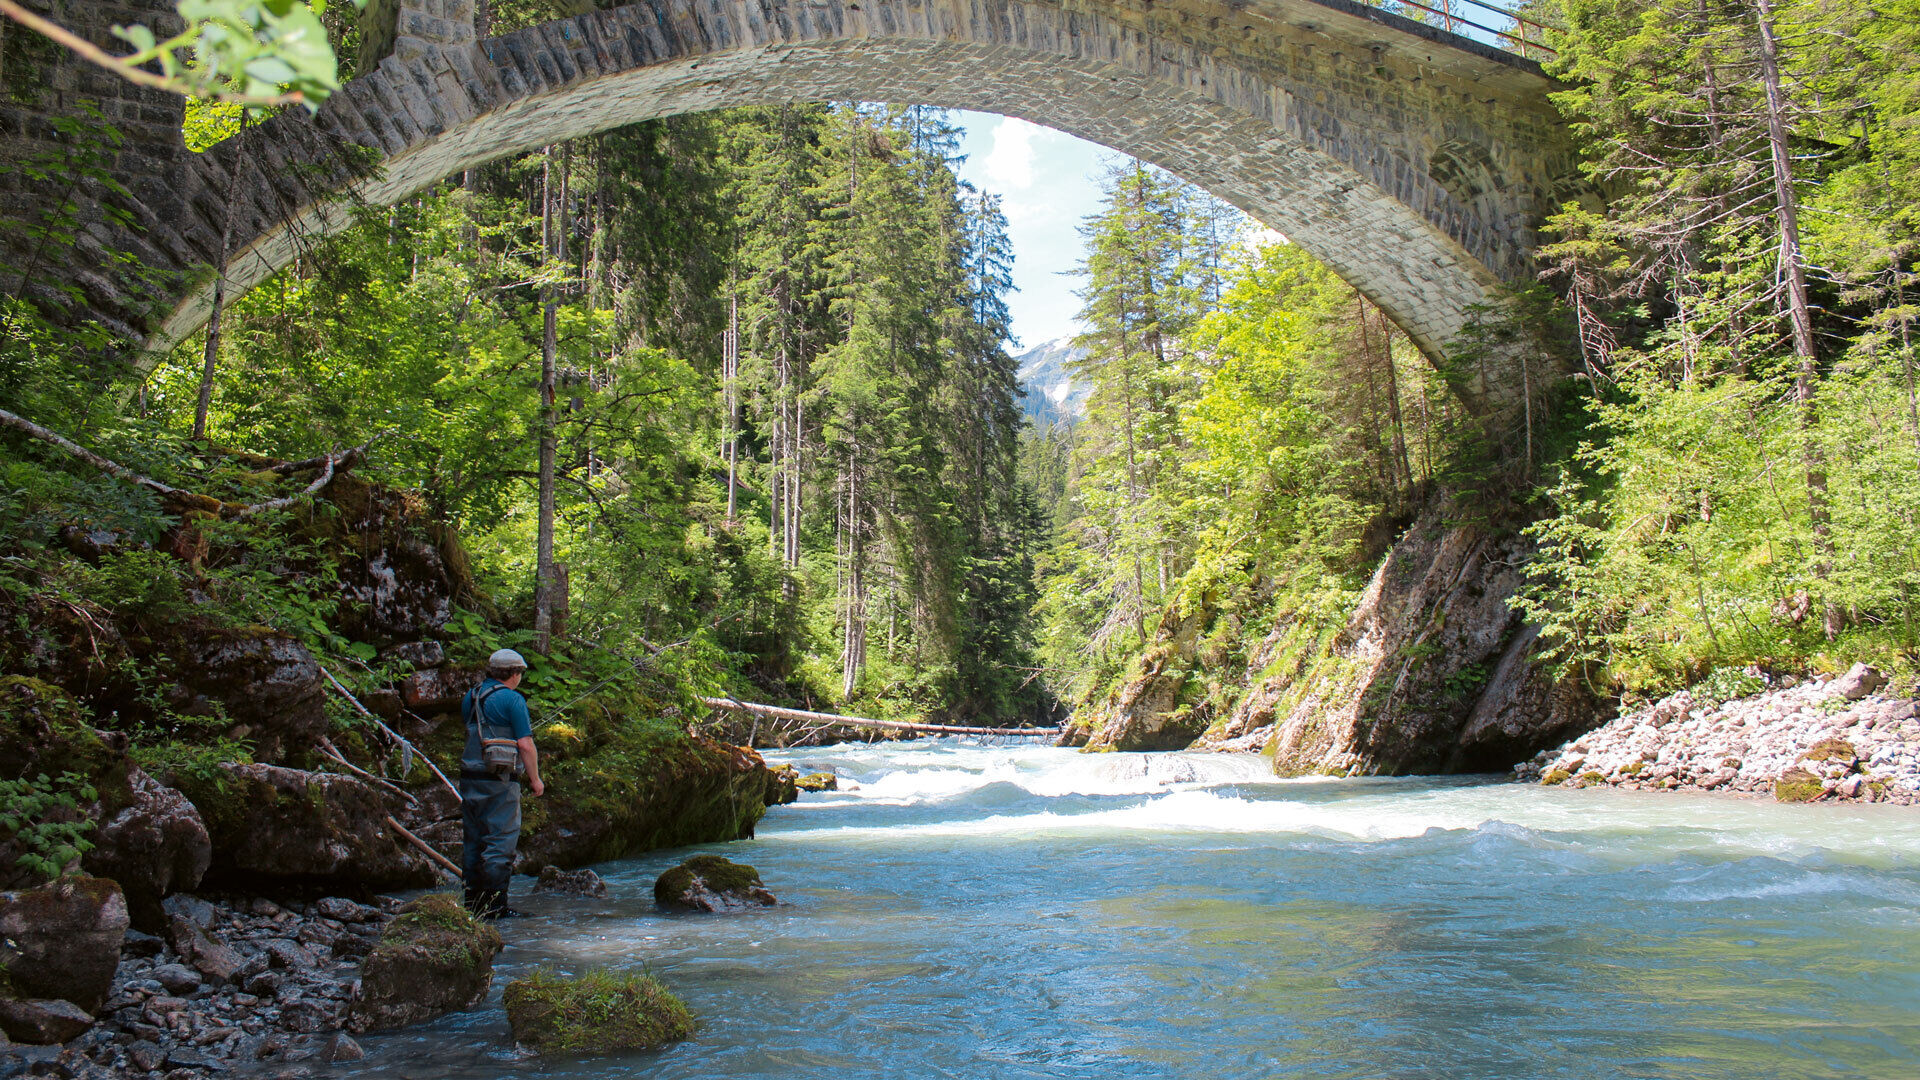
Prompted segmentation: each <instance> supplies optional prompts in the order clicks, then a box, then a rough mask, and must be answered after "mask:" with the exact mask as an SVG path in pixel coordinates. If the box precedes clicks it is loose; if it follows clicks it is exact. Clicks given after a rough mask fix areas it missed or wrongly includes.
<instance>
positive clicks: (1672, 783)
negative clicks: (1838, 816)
mask: <svg viewBox="0 0 1920 1080" xmlns="http://www.w3.org/2000/svg"><path fill="white" fill-rule="evenodd" d="M1751 678H1752V679H1753V680H1754V681H1755V682H1758V681H1759V677H1758V675H1757V674H1756V675H1753V676H1751ZM1779 682H1780V684H1781V685H1778V686H1777V687H1776V688H1775V689H1771V690H1767V691H1764V692H1761V693H1757V694H1752V695H1749V696H1746V697H1741V698H1737V699H1734V700H1730V701H1724V702H1722V701H1715V700H1711V699H1707V698H1700V697H1696V696H1695V695H1694V694H1693V693H1691V692H1688V691H1682V692H1680V693H1678V694H1674V695H1672V696H1670V697H1667V698H1664V699H1662V700H1660V701H1658V702H1655V703H1654V704H1653V705H1650V706H1648V707H1646V708H1644V709H1636V710H1633V711H1632V712H1628V713H1624V714H1622V715H1621V716H1620V717H1618V718H1617V719H1615V720H1613V721H1612V722H1610V723H1608V724H1607V725H1606V726H1604V727H1602V728H1600V729H1598V730H1596V731H1592V732H1589V733H1587V734H1586V735H1583V736H1581V737H1580V738H1578V739H1575V740H1573V741H1572V742H1570V743H1568V744H1566V745H1564V746H1562V747H1560V748H1558V749H1555V750H1545V751H1541V752H1540V753H1539V754H1538V755H1536V756H1535V757H1534V758H1532V759H1531V760H1529V761H1526V762H1523V763H1522V764H1520V765H1519V766H1517V767H1516V768H1515V770H1514V772H1515V775H1516V776H1518V777H1519V778H1520V779H1522V780H1538V781H1540V782H1541V783H1543V784H1564V785H1567V786H1570V787H1589V786H1600V785H1605V786H1611V787H1622V788H1629V789H1634V790H1676V789H1687V790H1696V791H1725V792H1738V793H1741V794H1746V795H1754V796H1760V797H1766V796H1771V797H1773V798H1777V799H1779V800H1780V801H1782V802H1812V801H1814V800H1819V799H1846V800H1859V801H1865V802H1899V803H1912V802H1920V751H1916V750H1915V747H1916V746H1920V701H1916V700H1915V699H1913V698H1909V697H1895V696H1887V695H1884V694H1881V693H1878V692H1876V691H1878V690H1879V688H1880V687H1882V686H1884V685H1885V684H1886V679H1885V678H1884V677H1883V676H1881V674H1880V673H1879V672H1877V671H1875V670H1873V669H1872V668H1868V667H1866V666H1865V665H1855V666H1854V668H1853V670H1851V671H1849V672H1847V673H1846V674H1843V675H1841V676H1838V677H1836V678H1831V679H1828V678H1813V679H1808V680H1805V681H1797V680H1784V679H1783V680H1779Z"/></svg>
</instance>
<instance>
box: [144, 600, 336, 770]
mask: <svg viewBox="0 0 1920 1080" xmlns="http://www.w3.org/2000/svg"><path fill="white" fill-rule="evenodd" d="M173 652H174V661H175V665H176V669H175V670H176V676H177V677H178V679H179V680H180V681H179V684H178V685H177V686H176V687H175V691H174V694H173V696H174V697H175V698H176V702H175V704H176V705H177V707H178V708H179V709H180V711H182V712H185V713H189V714H193V715H212V714H214V713H215V712H216V710H217V711H218V713H219V714H220V715H223V716H225V717H226V718H227V719H228V720H231V721H232V722H233V727H232V729H231V730H230V731H229V735H230V736H232V737H233V738H237V739H245V740H247V741H249V742H250V743H251V744H252V745H253V747H254V752H255V753H256V754H257V755H259V756H260V757H262V758H265V759H268V760H273V759H277V758H280V757H283V756H285V755H287V754H289V753H291V752H293V751H295V750H304V749H306V748H307V747H309V746H311V745H313V743H314V742H315V741H316V740H318V739H319V738H320V736H322V735H324V734H326V731H327V713H326V683H325V681H324V680H323V679H322V678H321V675H320V664H319V663H318V662H317V661H316V660H314V658H313V654H312V653H310V652H308V651H307V647H306V646H304V645H302V644H300V643H299V642H298V641H295V640H294V639H293V638H292V637H290V636H288V635H286V634H283V633H280V632H279V631H277V630H269V629H267V628H266V627H261V626H249V627H241V628H238V629H226V628H221V627H204V628H199V629H198V630H196V632H194V633H193V634H192V635H190V636H188V637H187V638H186V639H185V640H184V641H183V642H182V643H181V644H180V645H179V646H178V647H177V648H176V649H174V650H173Z"/></svg>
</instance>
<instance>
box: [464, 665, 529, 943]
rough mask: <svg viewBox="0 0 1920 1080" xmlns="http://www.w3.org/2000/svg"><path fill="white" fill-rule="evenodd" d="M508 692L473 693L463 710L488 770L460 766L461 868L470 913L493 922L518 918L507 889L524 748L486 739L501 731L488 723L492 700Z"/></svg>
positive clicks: (496, 688) (517, 830)
mask: <svg viewBox="0 0 1920 1080" xmlns="http://www.w3.org/2000/svg"><path fill="white" fill-rule="evenodd" d="M505 689H506V687H504V686H499V685H495V686H492V687H490V688H488V690H487V691H486V693H484V694H482V693H478V692H477V691H471V690H470V691H468V692H467V697H466V700H465V701H463V702H461V706H460V711H461V713H462V714H463V716H462V719H464V720H465V721H466V722H467V730H468V736H469V739H470V741H477V742H478V743H479V744H480V752H481V757H480V762H481V764H483V765H484V766H486V768H482V769H475V768H473V762H470V761H467V760H465V759H463V760H462V761H461V763H460V825H461V843H460V869H461V874H462V876H463V877H464V878H465V882H466V903H467V910H468V911H471V912H473V913H474V914H475V915H478V916H480V917H482V918H488V919H495V918H500V917H501V916H503V915H511V914H516V913H515V912H514V911H512V909H510V908H508V907H507V886H508V885H509V884H510V883H511V882H512V881H513V856H514V852H515V850H516V849H517V848H518V847H519V846H520V782H519V774H520V768H519V766H520V747H519V743H518V741H517V740H514V739H498V738H495V739H489V738H487V737H486V735H487V729H488V728H493V729H494V730H495V731H498V730H499V725H497V724H489V723H488V722H487V713H486V707H485V706H486V703H487V699H488V698H490V697H492V696H493V695H494V694H496V693H499V692H500V691H502V690H505ZM507 734H509V735H511V734H512V731H511V730H509V731H508V732H507ZM503 744H504V745H503ZM507 747H511V748H512V751H513V758H512V762H511V764H508V763H507V762H505V761H503V760H500V759H502V758H503V757H504V755H503V754H502V753H501V752H500V751H501V750H502V749H505V748H507Z"/></svg>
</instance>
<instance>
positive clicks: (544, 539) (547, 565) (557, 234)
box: [533, 146, 566, 653]
mask: <svg viewBox="0 0 1920 1080" xmlns="http://www.w3.org/2000/svg"><path fill="white" fill-rule="evenodd" d="M546 158H547V160H546V164H545V165H544V167H543V168H542V169H541V170H540V209H541V214H540V231H541V233H542V236H541V241H542V246H543V247H544V248H545V250H546V255H547V259H548V260H549V261H554V260H557V259H559V258H561V257H562V255H563V253H564V251H565V243H566V241H565V239H564V237H563V235H562V230H561V229H559V228H556V227H555V222H554V220H553V218H554V213H555V207H554V192H553V183H552V180H553V147H551V146H549V147H547V149H546ZM541 291H542V292H543V293H545V297H544V299H545V311H544V321H545V326H544V333H543V334H542V335H541V341H540V521H539V531H538V534H537V539H536V540H535V542H534V574H533V581H534V584H533V647H534V651H536V652H541V653H544V652H546V651H547V650H548V649H549V648H550V647H551V645H552V643H553V601H554V596H553V593H554V588H553V586H554V572H553V501H554V500H553V482H554V477H553V471H554V456H555V451H556V449H557V442H558V428H559V417H558V416H557V415H556V412H555V409H554V382H555V367H556V354H557V353H558V352H559V346H560V339H559V330H558V325H557V322H556V314H557V312H556V308H557V301H556V300H555V298H554V292H555V289H554V286H552V285H547V286H545V287H544V288H543V289H542V290H541Z"/></svg>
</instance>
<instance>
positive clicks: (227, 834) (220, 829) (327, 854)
mask: <svg viewBox="0 0 1920 1080" xmlns="http://www.w3.org/2000/svg"><path fill="white" fill-rule="evenodd" d="M220 768H221V772H222V773H223V774H224V775H223V776H222V777H221V778H220V779H218V780H213V781H209V780H197V779H183V780H182V785H183V787H185V789H186V791H187V794H188V796H189V797H190V798H192V799H193V803H194V805H195V806H196V807H198V808H199V811H200V815H201V817H202V818H203V819H204V820H205V821H206V823H207V831H208V833H209V834H210V835H211V837H212V840H213V864H212V867H211V869H209V871H208V873H207V880H208V881H209V882H210V883H213V884H217V885H221V886H223V887H228V888H243V889H255V890H261V891H267V892H278V891H287V890H301V889H321V890H324V891H327V892H344V893H349V894H351V893H366V892H369V891H380V890H385V889H410V888H422V887H425V886H429V885H432V884H434V883H435V882H436V881H438V880H439V875H438V873H437V871H435V869H434V868H433V865H432V863H430V862H429V861H428V860H427V858H426V857H425V856H424V855H422V854H421V853H420V852H419V851H417V850H415V849H414V848H412V847H410V846H408V845H407V844H406V843H405V842H404V841H403V840H402V839H401V838H400V837H399V836H397V835H396V834H395V833H394V832H393V829H392V827H391V826H389V825H388V824H387V820H386V819H387V815H388V814H390V813H392V812H393V811H392V809H391V804H392V802H393V801H394V800H393V797H392V796H391V795H389V794H388V793H387V792H385V791H383V790H381V789H380V788H377V787H375V786H374V785H372V784H369V783H367V782H366V781H364V780H360V779H358V778H356V777H351V776H340V775H337V774H334V773H316V772H306V771H303V770H300V769H289V768H285V767H283V766H279V765H258V764H255V765H231V764H229V765H222V766H221V767H220Z"/></svg>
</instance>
